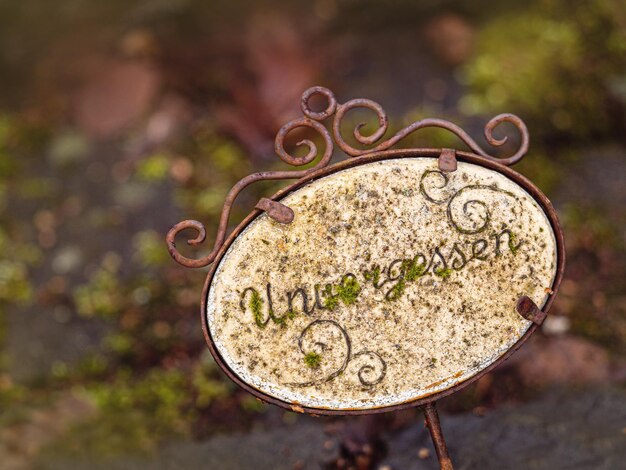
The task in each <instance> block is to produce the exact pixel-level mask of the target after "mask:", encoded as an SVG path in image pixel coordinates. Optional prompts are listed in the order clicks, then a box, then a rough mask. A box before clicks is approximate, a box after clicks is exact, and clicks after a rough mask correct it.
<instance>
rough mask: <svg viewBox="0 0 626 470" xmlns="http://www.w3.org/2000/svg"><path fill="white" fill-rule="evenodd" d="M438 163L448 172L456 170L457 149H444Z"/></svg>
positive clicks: (440, 167) (441, 168)
mask: <svg viewBox="0 0 626 470" xmlns="http://www.w3.org/2000/svg"><path fill="white" fill-rule="evenodd" d="M437 165H439V169H440V170H441V171H444V172H446V173H451V172H453V171H456V168H457V161H456V151H455V150H452V149H443V150H442V151H441V155H439V158H438V159H437Z"/></svg>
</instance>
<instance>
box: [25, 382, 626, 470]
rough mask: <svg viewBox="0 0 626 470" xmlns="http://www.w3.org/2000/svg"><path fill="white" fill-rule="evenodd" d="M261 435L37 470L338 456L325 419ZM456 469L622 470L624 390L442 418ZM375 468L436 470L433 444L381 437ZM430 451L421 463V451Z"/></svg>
mask: <svg viewBox="0 0 626 470" xmlns="http://www.w3.org/2000/svg"><path fill="white" fill-rule="evenodd" d="M303 421H304V423H298V424H295V425H292V426H285V427H280V428H276V429H273V430H268V431H264V432H260V431H253V432H251V433H249V434H238V435H226V436H219V437H214V438H212V439H209V440H207V441H205V442H196V443H193V442H185V443H171V444H169V445H167V446H164V447H163V448H162V449H161V450H159V451H158V452H157V453H156V454H155V455H152V456H149V457H146V456H144V457H139V456H134V457H117V458H115V459H112V460H106V461H101V459H98V460H99V461H97V462H96V461H95V459H94V461H86V460H83V461H75V460H68V459H61V458H55V459H53V460H49V459H46V460H45V461H43V460H42V461H41V462H39V463H38V464H37V465H36V468H37V469H40V470H61V469H68V468H72V469H77V470H82V469H85V470H86V469H90V470H91V469H94V470H97V469H108V470H117V469H119V470H122V469H123V470H133V469H141V470H149V469H155V470H174V469H176V470H177V469H191V468H194V469H219V470H247V469H250V470H265V469H271V470H294V469H299V470H303V469H320V468H322V465H323V463H324V462H328V461H329V460H331V459H332V458H333V456H336V452H337V443H336V442H335V443H332V445H329V444H330V443H329V438H328V437H327V436H326V435H325V434H324V422H323V421H322V420H313V419H306V420H303ZM442 424H443V428H444V431H445V435H446V438H447V441H448V444H449V447H450V452H451V455H452V458H453V460H454V463H455V468H456V469H457V470H461V469H481V470H490V469H493V470H496V469H497V470H500V469H514V470H515V469H520V470H521V469H524V470H528V469H550V470H553V469H607V470H608V469H611V470H614V469H626V389H623V388H617V387H613V388H597V389H587V390H581V391H572V390H563V391H553V392H550V393H548V394H546V395H544V396H542V397H541V398H540V399H538V400H537V401H535V402H532V403H528V404H524V405H519V406H509V407H503V408H500V409H498V410H495V411H490V412H487V414H486V415H485V416H482V417H479V416H475V415H473V414H463V415H455V416H447V415H443V416H442ZM385 440H386V442H387V445H388V453H387V458H386V459H385V460H384V461H383V462H381V463H380V464H379V465H378V468H379V469H391V470H426V469H436V468H438V467H437V462H436V459H435V457H434V451H433V450H432V446H431V443H430V438H429V436H428V433H427V431H426V430H425V429H424V426H423V424H422V422H421V420H420V422H416V423H415V424H414V425H412V426H410V427H408V428H405V429H404V430H402V431H400V432H397V433H394V434H389V435H387V436H385ZM422 447H427V448H430V450H431V452H430V457H428V458H425V459H420V458H419V457H418V450H419V449H420V448H422Z"/></svg>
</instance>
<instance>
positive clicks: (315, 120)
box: [166, 86, 529, 268]
mask: <svg viewBox="0 0 626 470" xmlns="http://www.w3.org/2000/svg"><path fill="white" fill-rule="evenodd" d="M314 96H321V97H322V98H323V99H324V100H325V101H326V107H325V108H324V109H323V110H322V111H314V110H313V109H312V108H311V106H310V100H311V98H313V97H314ZM300 107H301V109H302V113H303V114H304V117H301V118H298V119H295V120H293V121H290V122H288V123H287V124H285V125H284V126H283V127H282V128H281V129H280V130H279V131H278V133H277V134H276V139H275V141H274V150H275V152H276V154H277V155H278V157H279V158H280V159H281V160H282V161H284V162H285V163H287V164H289V165H292V166H296V167H299V166H302V165H306V164H309V163H311V162H313V161H314V160H315V159H316V158H318V156H319V153H320V152H319V150H318V148H317V145H316V144H315V142H313V141H312V140H310V139H303V140H301V141H299V142H297V143H296V147H305V148H307V149H308V150H307V153H306V155H305V156H303V157H295V156H293V155H292V154H290V153H288V152H287V151H286V149H285V139H286V137H287V135H288V134H289V133H290V132H292V131H293V130H294V129H296V128H309V129H312V130H313V131H315V132H316V133H318V134H319V135H320V136H321V138H322V140H323V141H324V146H325V147H324V152H323V154H322V155H321V156H319V161H318V162H317V164H316V165H314V166H313V167H311V168H308V169H306V170H287V171H267V172H259V173H253V174H251V175H248V176H246V177H244V178H242V179H241V180H239V181H238V182H237V183H236V184H235V185H234V186H233V188H232V189H231V190H230V191H229V193H228V195H227V196H226V199H225V201H224V206H223V207H222V212H221V214H220V221H219V225H218V230H217V234H216V237H215V242H214V245H213V249H212V250H211V252H210V253H209V254H207V255H206V256H204V257H202V258H198V259H192V258H187V257H185V256H183V255H182V254H181V253H180V252H179V251H178V249H177V248H176V237H177V235H178V234H179V233H181V232H183V231H185V230H194V231H195V232H196V235H195V237H194V238H189V239H188V240H187V244H188V245H191V246H198V245H200V244H202V243H203V242H204V241H205V240H206V229H205V227H204V225H203V224H202V223H201V222H198V221H197V220H185V221H182V222H180V223H178V224H176V225H174V226H173V227H172V228H171V229H170V230H169V232H168V233H167V236H166V242H167V249H168V251H169V253H170V255H171V256H172V258H173V259H174V260H175V261H177V262H178V263H179V264H181V265H183V266H186V267H189V268H201V267H204V266H207V265H209V264H211V263H212V262H213V261H214V260H215V258H216V257H217V254H218V252H219V250H220V248H221V247H222V245H223V243H224V240H225V238H226V230H227V227H228V220H229V217H230V212H231V208H232V205H233V203H234V201H235V199H236V198H237V195H238V194H239V193H240V192H241V191H242V190H243V189H244V188H246V187H247V186H248V185H250V184H252V183H255V182H257V181H262V180H283V179H297V178H302V177H304V176H306V175H307V174H309V173H311V172H313V171H316V170H319V169H320V168H324V167H326V166H327V165H328V164H329V163H330V160H331V157H332V154H333V138H334V141H335V143H336V144H337V146H338V147H339V148H340V149H341V150H343V151H344V152H345V153H346V154H347V155H349V156H350V157H359V156H362V155H366V154H370V153H373V152H380V151H384V150H388V149H389V148H391V147H392V146H394V145H395V144H396V143H398V142H399V141H400V140H402V139H403V138H405V137H406V136H408V135H409V134H411V133H413V132H415V131H417V130H419V129H424V128H427V127H438V128H442V129H446V130H448V131H450V132H452V133H453V134H455V135H456V136H457V137H459V138H460V139H461V140H462V141H463V142H464V143H465V144H466V145H467V146H468V147H469V148H470V149H471V150H472V151H473V152H475V153H476V154H478V155H480V156H482V157H484V158H486V159H488V160H491V161H496V162H498V163H500V164H503V165H513V164H514V163H516V162H518V161H519V160H521V159H522V158H523V157H524V155H525V154H526V152H527V151H528V143H529V136H528V129H527V128H526V125H525V124H524V122H523V121H522V120H521V119H520V118H519V117H517V116H515V115H513V114H499V115H497V116H495V117H494V118H492V119H491V120H489V122H487V124H486V125H485V129H484V133H485V138H486V140H487V142H488V143H489V145H491V146H493V147H499V146H502V145H504V144H505V143H506V142H507V139H508V138H507V137H506V136H505V137H503V138H500V139H498V138H496V137H494V135H493V132H494V130H495V128H496V127H498V126H499V125H500V124H501V123H503V122H508V123H510V124H512V125H513V126H514V127H515V128H516V129H517V131H518V132H519V134H520V146H519V148H518V150H517V151H516V152H515V153H514V154H513V155H511V156H509V157H507V158H496V157H494V156H492V155H490V154H489V153H487V152H486V151H485V150H483V149H482V148H481V147H480V146H479V145H478V144H477V143H476V142H475V141H474V140H473V139H472V138H471V137H470V136H469V135H468V134H467V133H466V132H465V131H464V130H463V129H461V128H460V127H459V126H457V125H456V124H453V123H452V122H450V121H446V120H443V119H433V118H429V119H422V120H420V121H416V122H414V123H412V124H411V125H409V126H407V127H405V128H404V129H401V130H400V131H398V132H397V133H396V134H394V135H393V136H392V137H390V138H389V139H387V140H384V141H382V142H380V143H378V144H377V145H376V143H377V142H379V141H380V140H381V139H382V138H383V136H384V135H385V133H386V132H387V130H388V127H389V120H388V117H387V113H386V112H385V110H384V109H383V108H382V107H381V106H380V105H379V104H378V103H376V102H375V101H372V100H368V99H353V100H350V101H347V102H346V103H344V104H339V103H338V102H337V100H336V98H335V95H334V94H333V92H332V91H330V90H329V89H328V88H324V87H320V86H316V87H312V88H309V89H308V90H306V91H305V92H304V93H303V94H302V98H301V101H300ZM355 108H364V109H368V110H370V111H373V112H374V113H375V114H376V117H377V120H378V127H377V129H376V130H375V131H374V132H373V133H371V134H370V135H364V134H363V133H362V129H363V127H364V126H365V123H359V124H357V125H356V126H355V128H354V129H353V131H352V135H353V137H354V139H355V140H356V141H357V142H358V143H359V144H361V145H363V146H369V147H371V146H374V147H372V148H369V149H358V148H355V147H353V146H351V145H350V144H348V143H347V142H346V141H345V140H344V138H343V137H342V135H341V125H342V122H343V120H344V118H345V116H346V114H347V113H348V111H350V110H352V109H355ZM331 116H334V117H333V122H332V126H331V130H332V138H331V134H330V133H329V131H328V130H327V128H326V127H325V126H324V125H323V124H322V123H321V121H324V120H326V119H328V118H330V117H331Z"/></svg>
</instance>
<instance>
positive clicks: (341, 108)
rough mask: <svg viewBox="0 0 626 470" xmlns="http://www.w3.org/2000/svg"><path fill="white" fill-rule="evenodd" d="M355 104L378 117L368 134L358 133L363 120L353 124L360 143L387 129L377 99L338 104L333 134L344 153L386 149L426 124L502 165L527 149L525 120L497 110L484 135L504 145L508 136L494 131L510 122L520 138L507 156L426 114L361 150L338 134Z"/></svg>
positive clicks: (367, 142) (378, 136)
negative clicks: (502, 155)
mask: <svg viewBox="0 0 626 470" xmlns="http://www.w3.org/2000/svg"><path fill="white" fill-rule="evenodd" d="M355 108H366V109H369V110H372V111H374V113H376V117H377V118H378V128H377V129H376V131H374V133H373V134H371V135H369V136H364V135H363V134H362V133H361V129H362V128H363V126H365V124H366V123H364V122H361V123H359V124H357V125H356V127H355V128H354V130H353V131H352V134H353V136H354V138H355V139H356V141H357V142H359V143H360V144H363V145H374V144H375V143H376V142H378V141H379V140H380V139H381V138H382V137H383V135H385V133H386V132H387V128H388V127H389V119H388V118H387V113H385V111H384V110H383V108H382V107H381V106H380V105H379V104H378V103H376V102H374V101H372V100H366V99H354V100H350V101H348V102H347V103H345V104H342V105H338V106H337V112H336V115H335V119H334V121H333V137H334V138H335V142H336V143H337V145H338V146H339V148H341V150H343V151H344V152H345V153H347V154H348V155H350V156H352V157H357V156H360V155H364V154H366V153H372V152H381V151H383V150H387V149H389V148H391V147H393V146H394V145H395V144H397V143H398V142H399V141H400V140H402V139H404V138H405V137H406V136H408V135H409V134H411V133H413V132H415V131H417V130H419V129H424V128H427V127H439V128H442V129H446V130H448V131H450V132H452V133H453V134H455V135H456V136H457V137H459V139H461V140H462V141H463V142H464V143H465V144H466V145H467V146H468V147H469V148H470V149H472V150H473V151H474V152H475V153H477V154H478V155H480V156H482V157H484V158H486V159H488V160H492V161H495V162H498V163H501V164H503V165H513V164H514V163H516V162H518V161H519V160H521V159H522V158H523V157H524V155H525V154H526V152H527V151H528V143H529V136H528V129H527V127H526V124H524V122H523V121H522V120H521V119H520V118H518V117H517V116H515V115H514V114H508V113H507V114H499V115H497V116H495V117H494V118H492V119H491V120H489V122H487V124H486V125H485V138H486V139H487V142H488V143H489V145H492V146H494V147H500V146H502V145H504V144H505V143H506V142H507V140H508V137H506V136H505V137H503V138H502V139H498V138H495V137H494V136H493V131H494V129H495V128H496V127H497V126H498V125H500V124H501V123H503V122H509V123H511V124H513V125H514V126H515V127H516V128H517V130H518V131H519V134H520V138H521V142H520V146H519V149H518V150H517V152H515V153H514V154H513V155H511V156H510V157H507V158H497V157H494V156H493V155H490V154H489V153H487V152H486V151H485V150H483V149H482V148H481V147H480V146H479V145H478V144H477V143H476V141H475V140H474V139H472V138H471V137H470V136H469V134H467V132H465V131H464V130H463V129H462V128H461V127H459V126H457V125H456V124H454V123H452V122H450V121H446V120H444V119H434V118H428V119H422V120H420V121H415V122H414V123H412V124H410V125H408V126H407V127H405V128H404V129H401V130H400V131H398V132H397V133H396V134H395V135H393V136H392V137H390V138H389V139H387V140H385V141H383V142H381V143H380V144H378V145H377V146H376V147H374V148H372V149H368V150H361V149H357V148H354V147H352V146H351V145H350V144H348V143H347V142H346V141H345V140H344V139H343V137H342V136H341V123H342V121H343V119H344V117H345V115H346V113H347V112H348V111H350V110H351V109H355Z"/></svg>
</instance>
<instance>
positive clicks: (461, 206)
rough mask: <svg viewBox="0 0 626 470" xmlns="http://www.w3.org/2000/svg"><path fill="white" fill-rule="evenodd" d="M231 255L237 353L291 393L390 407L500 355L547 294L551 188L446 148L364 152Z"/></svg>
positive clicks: (240, 367) (218, 336)
mask: <svg viewBox="0 0 626 470" xmlns="http://www.w3.org/2000/svg"><path fill="white" fill-rule="evenodd" d="M282 202H283V203H284V204H286V205H287V206H289V207H290V208H291V209H292V210H293V211H294V212H295V219H294V221H293V222H292V223H291V224H288V225H282V224H279V223H277V222H275V221H273V220H272V219H270V218H269V217H268V216H267V215H265V214H264V215H262V216H260V217H258V218H257V219H256V220H255V221H253V222H252V223H251V224H250V225H249V226H248V227H247V228H246V229H245V230H244V232H243V233H242V234H240V236H239V237H238V238H237V239H236V240H235V242H234V243H233V244H232V246H231V247H230V249H229V251H228V252H227V253H226V255H225V256H224V257H223V259H222V260H221V261H220V264H219V266H218V268H217V270H216V274H215V276H214V278H213V281H212V284H211V286H210V289H209V292H208V299H207V312H206V314H207V321H208V325H209V331H210V334H211V336H212V338H213V340H214V342H215V345H216V347H217V349H218V351H219V352H220V354H221V355H222V357H223V358H224V360H225V362H226V363H227V364H228V366H229V367H230V368H231V369H232V370H233V371H234V372H235V373H237V374H238V375H239V376H240V377H241V378H242V379H243V380H244V381H245V382H247V383H249V384H251V385H252V386H254V387H256V388H257V389H259V390H261V391H262V392H264V393H266V394H268V395H271V396H273V397H276V398H280V399H282V400H285V401H288V402H291V403H296V404H302V405H305V406H311V407H316V408H332V409H351V408H360V409H363V408H375V407H381V406H387V405H392V404H397V403H402V402H405V401H407V400H411V399H415V398H417V397H421V396H427V395H431V394H434V393H436V392H439V391H441V390H444V389H447V388H449V387H451V386H453V385H455V384H458V383H459V382H462V381H464V380H466V379H467V378H469V377H471V376H473V375H475V374H476V373H478V372H479V371H480V370H482V369H484V368H485V367H487V366H488V365H489V364H491V363H493V362H494V361H495V360H496V359H497V358H498V357H500V356H501V355H502V354H503V353H504V352H505V351H506V350H508V349H509V348H510V347H511V346H512V345H513V344H515V342H517V341H518V340H519V338H520V337H521V336H522V335H523V334H524V332H525V331H526V330H527V329H528V327H529V325H530V322H528V321H527V320H525V319H523V318H522V317H521V316H520V315H519V314H518V313H517V312H516V311H515V303H516V301H517V299H518V298H519V297H520V296H521V295H527V296H529V297H530V298H531V299H532V300H533V301H534V302H535V303H536V304H537V305H539V306H542V305H543V304H544V303H545V301H546V299H547V297H548V295H549V294H548V292H549V291H550V289H549V288H550V287H551V286H552V283H553V279H554V276H555V270H556V264H557V263H556V242H555V239H554V234H553V232H552V229H551V226H550V223H549V221H548V219H547V218H546V216H545V214H544V213H543V211H542V209H541V208H540V206H539V205H538V204H537V202H536V201H534V199H533V198H532V197H531V196H530V195H529V194H528V193H527V192H526V191H525V190H524V189H522V188H521V187H519V186H518V185H517V184H516V183H514V182H512V181H511V180H509V179H507V178H506V177H504V176H503V175H501V174H499V173H497V172H494V171H492V170H488V169H485V168H482V167H479V166H477V165H472V164H468V163H460V164H459V166H458V170H457V171H455V172H454V173H449V174H443V173H441V172H439V170H438V168H437V162H436V160H435V159H424V158H422V159H419V158H405V159H397V160H387V161H384V162H377V163H371V164H367V165H362V166H359V167H356V168H352V169H349V170H344V171H341V172H338V173H335V174H332V175H329V176H327V177H325V178H322V179H320V180H317V181H315V182H313V183H311V184H309V185H308V186H306V187H304V188H301V189H299V190H297V191H294V192H293V193H291V194H290V195H288V196H287V197H286V198H284V199H283V201H282Z"/></svg>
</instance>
